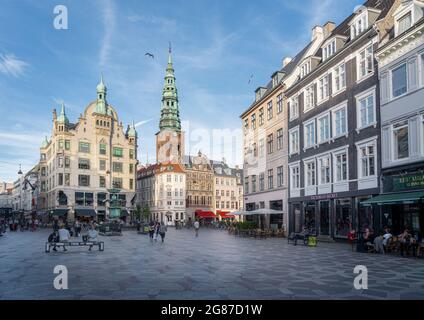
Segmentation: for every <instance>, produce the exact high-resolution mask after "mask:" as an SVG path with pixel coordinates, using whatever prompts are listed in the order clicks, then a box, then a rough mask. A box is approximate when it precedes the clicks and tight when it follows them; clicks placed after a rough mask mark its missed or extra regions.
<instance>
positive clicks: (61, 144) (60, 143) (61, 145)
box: [59, 139, 64, 150]
mask: <svg viewBox="0 0 424 320" xmlns="http://www.w3.org/2000/svg"><path fill="white" fill-rule="evenodd" d="M63 147H64V144H63V140H62V139H60V140H59V150H63Z"/></svg>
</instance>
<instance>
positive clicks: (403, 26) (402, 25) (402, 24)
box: [397, 12, 412, 35]
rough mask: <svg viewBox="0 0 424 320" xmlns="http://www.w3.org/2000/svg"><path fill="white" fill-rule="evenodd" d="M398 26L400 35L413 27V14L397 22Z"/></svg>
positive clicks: (408, 14)
mask: <svg viewBox="0 0 424 320" xmlns="http://www.w3.org/2000/svg"><path fill="white" fill-rule="evenodd" d="M397 25H398V33H397V34H398V35H399V34H402V33H404V32H405V31H406V30H408V29H409V28H410V27H411V26H412V19H411V12H409V13H407V14H406V15H404V16H403V17H402V18H400V19H399V20H398V21H397Z"/></svg>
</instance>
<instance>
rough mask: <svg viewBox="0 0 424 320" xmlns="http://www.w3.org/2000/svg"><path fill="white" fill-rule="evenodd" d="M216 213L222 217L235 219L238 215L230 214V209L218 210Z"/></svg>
mask: <svg viewBox="0 0 424 320" xmlns="http://www.w3.org/2000/svg"><path fill="white" fill-rule="evenodd" d="M216 214H217V215H219V216H220V217H221V218H222V219H233V218H235V217H236V216H235V215H233V214H230V212H228V211H221V210H217V211H216Z"/></svg>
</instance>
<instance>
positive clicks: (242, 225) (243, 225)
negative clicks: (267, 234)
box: [236, 221, 258, 230]
mask: <svg viewBox="0 0 424 320" xmlns="http://www.w3.org/2000/svg"><path fill="white" fill-rule="evenodd" d="M236 228H237V229H239V230H252V229H257V228H258V224H257V223H256V222H251V221H244V222H239V223H237V226H236Z"/></svg>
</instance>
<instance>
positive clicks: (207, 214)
mask: <svg viewBox="0 0 424 320" xmlns="http://www.w3.org/2000/svg"><path fill="white" fill-rule="evenodd" d="M195 214H196V217H198V218H216V215H215V214H214V213H213V212H211V211H202V210H197V211H196V212H195Z"/></svg>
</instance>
